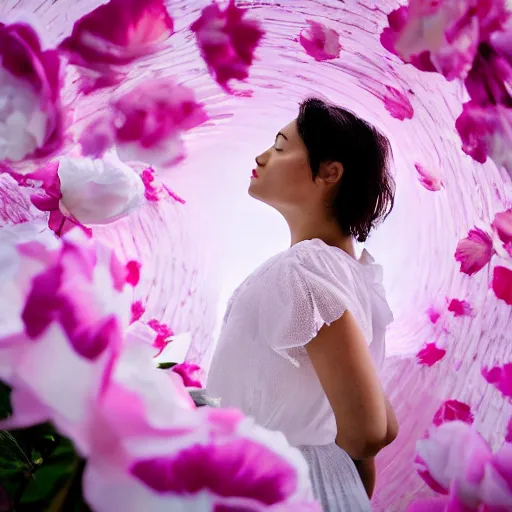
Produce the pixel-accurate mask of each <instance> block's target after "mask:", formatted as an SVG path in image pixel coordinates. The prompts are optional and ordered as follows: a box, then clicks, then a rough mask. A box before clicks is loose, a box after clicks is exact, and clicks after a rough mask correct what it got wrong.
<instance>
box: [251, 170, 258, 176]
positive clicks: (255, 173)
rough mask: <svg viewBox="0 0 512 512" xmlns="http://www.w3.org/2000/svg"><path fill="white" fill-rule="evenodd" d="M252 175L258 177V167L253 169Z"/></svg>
mask: <svg viewBox="0 0 512 512" xmlns="http://www.w3.org/2000/svg"><path fill="white" fill-rule="evenodd" d="M252 177H253V178H257V177H258V173H257V172H256V169H253V170H252Z"/></svg>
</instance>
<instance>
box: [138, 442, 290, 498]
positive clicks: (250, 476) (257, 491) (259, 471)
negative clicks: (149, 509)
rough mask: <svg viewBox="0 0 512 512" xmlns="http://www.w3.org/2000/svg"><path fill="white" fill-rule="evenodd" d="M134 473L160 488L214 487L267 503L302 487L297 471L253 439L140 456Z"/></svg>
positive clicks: (215, 490) (182, 490)
mask: <svg viewBox="0 0 512 512" xmlns="http://www.w3.org/2000/svg"><path fill="white" fill-rule="evenodd" d="M131 472H132V474H133V475H134V476H135V477H137V478H138V479H140V480H141V481H142V482H144V483H145V484H146V485H148V486H149V487H151V488H152V489H154V490H155V491H157V492H159V493H173V494H184V495H188V494H194V493H197V492H200V491H202V490H209V491H211V492H213V493H214V494H216V495H217V496H222V497H239V498H249V499H252V500H254V501H255V502H259V503H262V504H265V505H273V504H276V503H279V502H281V501H283V500H284V499H286V498H287V497H288V496H289V495H290V494H292V493H293V492H294V491H295V490H296V487H297V478H296V473H295V470H294V469H292V468H291V467H290V466H288V464H286V463H285V462H284V461H283V459H281V457H280V456H279V455H277V454H275V453H273V452H272V451H270V450H268V449H267V448H266V447H264V446H262V445H259V444H257V443H255V442H253V441H251V440H248V439H236V440H234V441H232V442H229V443H222V444H219V445H195V446H192V447H190V448H186V449H184V450H182V451H181V452H180V453H179V454H177V455H176V456H174V457H168V458H160V459H158V458H156V459H147V460H140V461H138V462H136V463H135V464H133V466H132V467H131Z"/></svg>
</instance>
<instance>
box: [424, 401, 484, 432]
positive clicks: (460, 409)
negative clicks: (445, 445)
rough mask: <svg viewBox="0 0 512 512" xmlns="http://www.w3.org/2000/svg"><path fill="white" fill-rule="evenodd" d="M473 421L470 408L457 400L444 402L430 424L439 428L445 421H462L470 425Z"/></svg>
mask: <svg viewBox="0 0 512 512" xmlns="http://www.w3.org/2000/svg"><path fill="white" fill-rule="evenodd" d="M474 420H475V418H474V416H473V413H472V412H471V408H470V407H469V405H468V404H465V403H464V402H459V401H458V400H446V401H445V402H443V404H442V405H441V407H439V409H438V410H437V412H436V413H435V415H434V419H433V420H432V422H433V423H434V425H436V426H439V425H441V424H442V423H446V422H447V421H463V422H464V423H468V424H469V425H471V424H472V423H473V421H474Z"/></svg>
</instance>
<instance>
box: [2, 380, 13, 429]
mask: <svg viewBox="0 0 512 512" xmlns="http://www.w3.org/2000/svg"><path fill="white" fill-rule="evenodd" d="M11 391H12V389H11V388H10V387H9V386H8V385H7V384H4V383H3V382H2V381H1V380H0V420H6V419H7V418H9V417H10V416H11V414H12V406H11Z"/></svg>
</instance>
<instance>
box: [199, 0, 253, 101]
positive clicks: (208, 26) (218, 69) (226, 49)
mask: <svg viewBox="0 0 512 512" xmlns="http://www.w3.org/2000/svg"><path fill="white" fill-rule="evenodd" d="M245 14H246V10H245V9H240V8H239V7H237V6H236V5H235V1H234V0H229V4H228V6H227V7H226V9H225V10H224V11H223V10H221V8H220V6H219V4H217V2H214V3H212V4H211V5H209V6H207V7H205V8H204V9H203V10H202V12H201V16H200V17H199V18H198V19H197V20H196V21H195V22H194V23H193V24H192V26H191V27H190V28H191V30H192V31H193V32H194V33H195V35H196V39H197V45H198V46H199V49H200V50H201V55H202V56H203V59H204V60H205V62H206V65H207V66H208V69H209V71H210V73H211V74H212V76H213V77H214V79H215V80H216V81H217V82H218V84H219V85H220V86H221V87H222V88H223V89H224V90H225V91H226V92H228V93H232V92H233V91H232V90H231V89H230V88H229V87H228V85H227V83H228V81H229V80H231V79H235V80H245V79H246V78H247V77H248V76H249V67H250V66H251V64H252V61H253V56H254V51H255V50H256V47H257V46H258V44H259V42H260V39H261V38H262V36H263V30H261V28H260V24H259V22H257V21H255V20H244V19H243V18H244V16H245Z"/></svg>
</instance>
